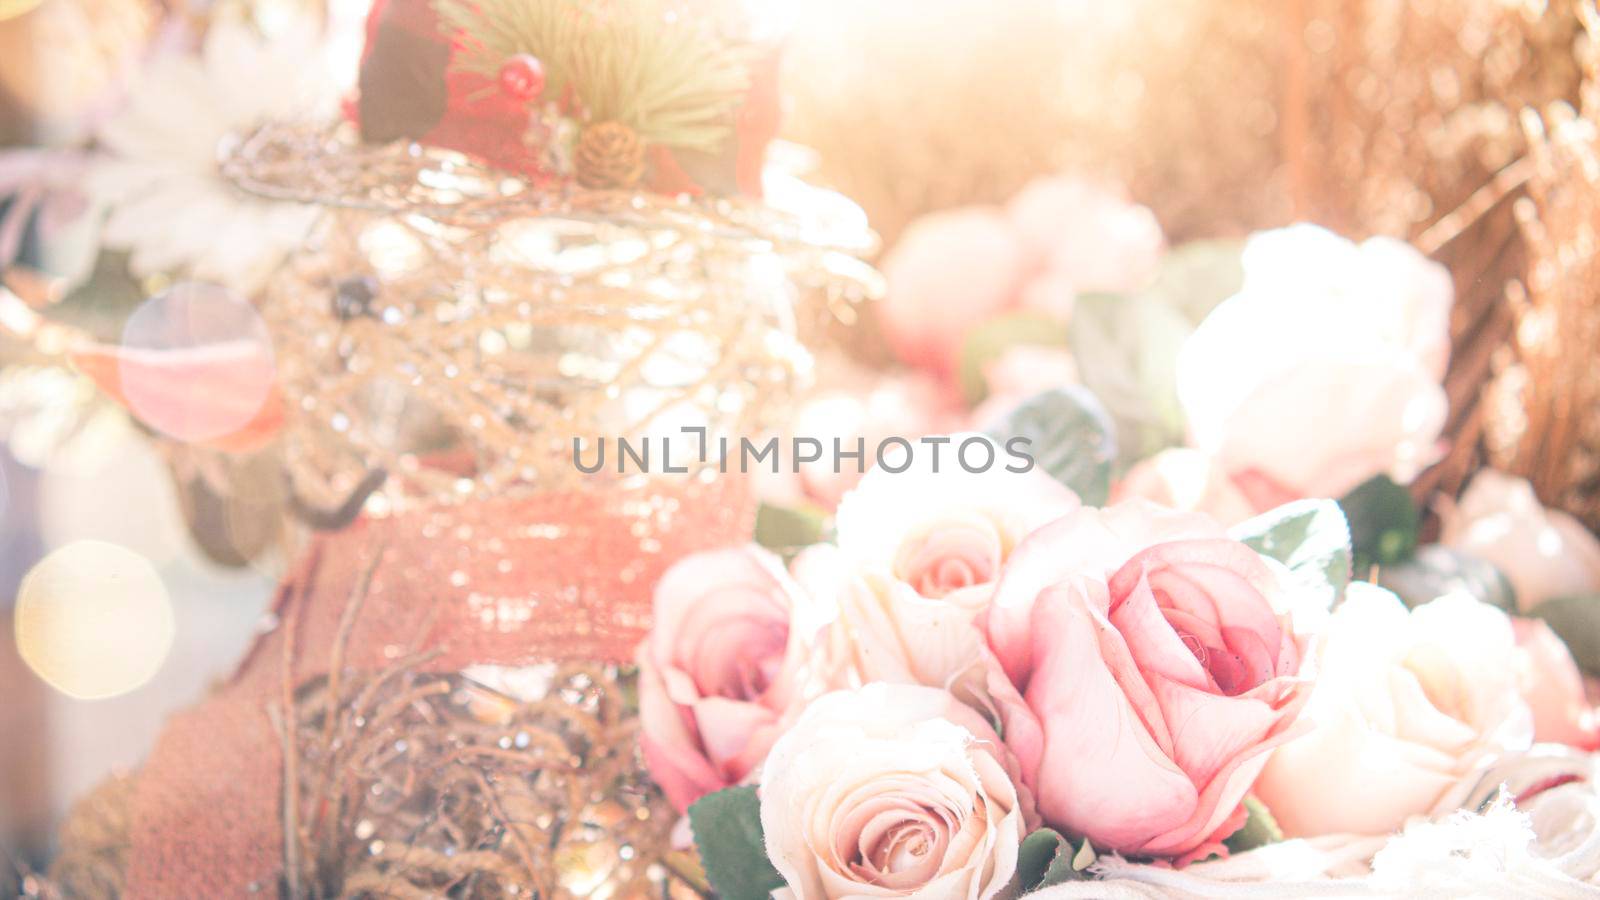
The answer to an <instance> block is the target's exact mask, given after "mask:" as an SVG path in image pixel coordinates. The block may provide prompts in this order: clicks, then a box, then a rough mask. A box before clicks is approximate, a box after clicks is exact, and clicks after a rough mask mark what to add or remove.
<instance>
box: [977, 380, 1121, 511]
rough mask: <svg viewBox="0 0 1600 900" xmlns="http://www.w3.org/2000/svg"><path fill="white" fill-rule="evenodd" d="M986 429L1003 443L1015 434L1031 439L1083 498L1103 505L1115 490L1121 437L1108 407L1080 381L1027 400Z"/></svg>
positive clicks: (1038, 455) (1033, 450) (1040, 456)
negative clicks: (1113, 465) (1114, 472)
mask: <svg viewBox="0 0 1600 900" xmlns="http://www.w3.org/2000/svg"><path fill="white" fill-rule="evenodd" d="M985 431H986V432H987V433H988V434H989V435H990V436H992V437H994V438H995V439H996V440H997V441H998V442H999V443H1000V445H1001V448H1002V449H1004V448H1005V446H1006V443H1007V442H1008V441H1010V440H1011V439H1012V438H1017V437H1022V438H1027V439H1028V440H1030V441H1031V443H1030V444H1029V445H1028V446H1027V448H1026V452H1027V453H1029V454H1031V455H1032V457H1033V461H1034V464H1035V465H1037V466H1038V467H1039V468H1041V469H1043V470H1044V471H1046V472H1048V473H1049V474H1050V475H1051V476H1053V477H1054V478H1055V479H1056V480H1057V481H1059V482H1061V483H1062V484H1064V485H1066V486H1067V487H1069V488H1072V490H1073V491H1074V492H1076V493H1077V495H1078V498H1079V499H1081V500H1082V501H1083V502H1084V503H1087V504H1089V505H1090V506H1100V505H1102V504H1104V503H1105V502H1106V500H1107V499H1108V498H1109V497H1110V496H1111V462H1112V460H1114V459H1116V457H1117V439H1116V437H1115V436H1114V435H1113V434H1112V431H1111V421H1110V419H1109V418H1108V417H1107V416H1106V411H1105V408H1104V407H1102V406H1101V405H1100V401H1098V400H1096V399H1095V397H1094V395H1093V394H1091V393H1089V392H1088V391H1087V390H1085V389H1083V388H1081V387H1078V386H1077V385H1073V386H1071V387H1062V388H1052V389H1051V390H1048V391H1045V392H1044V393H1042V394H1039V395H1037V396H1035V397H1032V398H1031V399H1028V400H1026V401H1023V402H1022V403H1021V404H1019V405H1018V406H1017V407H1016V408H1015V409H1013V410H1011V412H1010V413H1008V414H1007V415H1006V416H1005V418H1004V419H1002V420H1001V421H1000V422H998V423H996V424H994V425H992V426H990V427H989V428H987V429H985ZM1018 449H1019V450H1020V449H1021V448H1020V447H1019V448H1018Z"/></svg>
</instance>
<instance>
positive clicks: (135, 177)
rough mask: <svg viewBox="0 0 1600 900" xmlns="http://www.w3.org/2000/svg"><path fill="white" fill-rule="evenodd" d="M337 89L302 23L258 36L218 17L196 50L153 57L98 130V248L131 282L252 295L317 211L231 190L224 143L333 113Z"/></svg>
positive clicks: (94, 188) (93, 187) (93, 188)
mask: <svg viewBox="0 0 1600 900" xmlns="http://www.w3.org/2000/svg"><path fill="white" fill-rule="evenodd" d="M339 86H340V83H339V80H338V79H337V78H336V77H334V75H333V73H332V71H331V66H330V65H329V61H328V56H327V54H326V53H325V52H324V51H323V48H322V45H321V43H320V42H319V41H318V40H317V39H316V38H315V37H314V36H312V34H310V33H309V28H291V29H287V30H286V31H284V32H283V33H281V34H280V35H279V36H278V37H277V38H275V39H272V40H264V39H262V38H260V37H258V36H257V35H256V34H255V33H254V32H252V31H251V30H250V29H249V28H248V27H246V26H244V25H242V24H239V23H235V22H228V21H222V22H218V23H216V24H215V25H213V26H212V27H211V29H210V31H209V32H208V33H207V36H206V42H205V46H204V48H203V49H202V51H201V52H200V54H198V55H190V54H182V53H170V54H167V55H163V56H160V57H157V58H156V59H154V60H152V61H151V62H150V64H149V65H148V66H147V67H146V68H145V70H144V71H143V72H141V73H140V74H139V76H138V78H137V80H136V81H135V83H134V85H133V86H132V89H131V91H130V95H129V100H128V105H127V107H126V108H124V109H123V110H122V111H120V112H119V113H118V114H117V115H116V116H114V117H112V118H111V119H110V120H108V121H107V122H106V123H105V124H104V125H102V126H101V128H100V129H99V131H98V133H97V135H96V137H97V138H98V139H99V141H100V143H101V144H102V145H103V147H104V149H105V150H106V152H107V153H108V155H109V158H106V159H102V160H100V161H98V162H97V163H96V165H95V166H94V170H93V171H92V172H91V174H90V179H89V188H90V192H91V194H92V195H93V196H94V198H95V200H96V201H97V202H98V203H100V204H103V205H104V206H105V207H106V209H107V218H106V222H105V225H104V231H103V233H102V241H103V242H104V244H105V245H106V246H107V247H111V248H116V249H125V250H129V251H131V254H132V255H131V258H130V261H129V263H130V268H131V269H132V270H133V273H134V274H135V275H138V276H146V275H150V274H154V273H157V272H179V273H180V274H182V275H183V276H185V277H188V278H192V279H197V280H204V281H214V282H217V283H220V284H223V285H226V286H228V287H230V288H234V289H236V290H239V291H242V292H246V293H250V292H253V291H254V290H255V289H256V288H258V287H259V286H260V285H261V283H262V281H263V280H264V279H265V278H266V276H267V275H269V274H270V273H271V272H272V270H273V269H274V268H275V267H276V266H277V264H278V263H279V262H281V261H282V259H283V258H284V256H285V255H286V254H287V253H289V252H290V251H291V250H294V249H295V248H296V247H298V246H299V244H300V242H301V241H302V240H303V239H304V238H305V236H306V232H307V231H308V230H309V228H310V227H311V224H312V222H313V221H314V220H315V218H316V216H317V210H316V208H315V207H311V206H305V205H301V204H292V203H278V202H273V201H268V200H263V199H259V198H255V197H250V196H247V195H245V194H244V193H243V192H241V191H239V190H238V189H236V188H235V187H233V186H232V185H231V184H229V183H228V182H227V181H225V180H224V179H223V178H222V176H221V173H220V172H219V169H218V154H219V148H220V145H221V143H222V142H223V140H224V139H225V138H226V137H228V136H229V135H230V134H233V133H235V132H238V131H242V130H246V129H249V128H251V127H253V126H256V125H260V124H263V123H265V122H268V121H278V120H291V119H319V118H330V117H331V116H332V115H333V114H334V111H335V103H334V101H335V100H336V98H337V96H338V91H339Z"/></svg>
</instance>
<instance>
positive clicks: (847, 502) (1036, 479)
mask: <svg viewBox="0 0 1600 900" xmlns="http://www.w3.org/2000/svg"><path fill="white" fill-rule="evenodd" d="M948 438H949V443H946V444H940V445H937V446H935V445H930V444H925V443H920V442H919V443H915V444H913V445H912V453H911V459H910V460H909V466H908V468H906V470H905V471H903V472H891V471H889V470H887V469H885V468H881V467H878V468H874V469H873V470H872V471H870V472H868V473H867V474H866V475H865V476H864V477H863V478H862V479H861V484H860V485H858V486H857V487H856V489H855V490H853V491H851V492H850V493H849V494H846V495H845V497H844V499H843V500H842V501H841V502H840V503H839V511H838V515H837V517H836V523H837V533H838V543H839V550H840V551H841V552H842V553H843V554H844V555H845V557H846V558H847V559H848V560H849V561H850V562H851V563H852V564H853V565H856V566H858V567H860V568H863V569H872V570H881V571H885V572H888V573H889V574H891V575H892V576H894V577H895V578H897V579H899V580H900V581H903V582H905V583H907V584H909V585H911V587H912V588H913V589H915V590H916V592H917V593H918V594H920V595H922V596H924V597H927V598H930V599H934V600H938V599H944V598H949V597H950V596H951V595H952V594H955V593H957V592H961V591H968V590H975V591H976V592H978V593H981V594H984V595H985V596H986V595H987V594H989V593H992V589H993V584H994V580H995V578H996V576H998V575H999V573H1000V566H1001V565H1002V564H1003V563H1004V562H1005V560H1006V558H1007V557H1008V556H1009V555H1010V553H1011V551H1012V549H1014V548H1015V547H1016V546H1017V544H1019V543H1021V542H1022V539H1023V538H1024V537H1026V536H1027V535H1028V534H1029V533H1031V532H1032V531H1033V530H1034V529H1036V528H1038V527H1039V526H1040V525H1043V524H1045V523H1046V522H1050V521H1053V520H1055V519H1058V518H1060V517H1062V516H1064V515H1066V514H1067V513H1070V512H1072V511H1073V510H1075V509H1077V508H1078V505H1079V504H1078V498H1077V496H1076V495H1074V494H1073V493H1072V491H1071V490H1069V489H1068V488H1067V487H1066V486H1065V485H1063V484H1061V483H1060V482H1058V481H1056V480H1055V479H1054V478H1051V477H1050V476H1049V475H1046V474H1045V473H1044V472H1043V471H1042V470H1040V469H1038V468H1033V469H1031V470H1029V471H1027V472H1011V471H1007V466H1012V467H1021V466H1022V465H1023V464H1024V463H1022V462H1021V461H1020V460H1018V459H1017V458H1016V457H1014V456H1011V455H1008V453H1007V448H1005V447H1003V446H1000V445H999V444H997V443H996V442H995V441H994V440H993V439H991V438H988V437H985V436H983V435H978V434H970V433H964V434H952V435H949V436H948ZM963 447H965V448H966V449H965V450H963V449H962V448H963ZM985 448H987V449H985ZM1018 449H1022V448H1018ZM1032 449H1033V450H1035V451H1037V450H1038V449H1039V448H1037V447H1035V448H1032ZM891 453H892V451H891ZM962 454H965V455H964V456H963V455H962ZM962 459H965V460H966V461H967V466H968V467H970V468H973V469H981V470H982V471H976V472H974V471H968V468H967V467H964V466H963V465H962V462H961V460H962ZM886 461H888V462H889V463H890V464H891V465H897V464H899V463H901V462H902V461H904V456H903V454H895V455H892V456H891V455H887V454H886ZM986 463H987V464H986Z"/></svg>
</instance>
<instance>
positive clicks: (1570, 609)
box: [1528, 595, 1600, 675]
mask: <svg viewBox="0 0 1600 900" xmlns="http://www.w3.org/2000/svg"><path fill="white" fill-rule="evenodd" d="M1528 614H1529V615H1530V616H1533V617H1534V618H1537V619H1543V620H1544V621H1545V623H1546V624H1548V625H1549V626H1550V630H1551V631H1554V632H1555V633H1556V634H1557V635H1558V636H1560V638H1561V639H1562V640H1563V641H1565V642H1566V644H1567V649H1568V650H1571V651H1572V658H1573V659H1574V660H1576V661H1577V663H1578V667H1579V668H1581V669H1583V670H1584V671H1585V672H1588V673H1589V674H1591V675H1600V596H1596V595H1590V596H1586V597H1554V598H1551V599H1549V600H1546V601H1544V602H1543V603H1541V604H1539V605H1538V606H1535V607H1534V608H1533V609H1532V611H1530V612H1529V613H1528Z"/></svg>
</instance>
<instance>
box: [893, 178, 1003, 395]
mask: <svg viewBox="0 0 1600 900" xmlns="http://www.w3.org/2000/svg"><path fill="white" fill-rule="evenodd" d="M1025 263H1026V254H1025V252H1024V250H1023V244H1022V241H1021V239H1020V238H1019V237H1018V236H1017V234H1016V232H1015V231H1014V230H1013V229H1012V227H1011V223H1010V222H1009V221H1007V219H1006V218H1005V216H1003V215H1001V214H1000V212H999V211H998V210H994V209H986V208H982V207H968V208H964V209H954V210H949V211H946V212H940V213H934V214H933V215H929V216H924V217H922V218H920V219H918V220H916V221H915V222H912V223H911V225H910V227H908V228H907V229H906V230H905V233H904V234H902V235H901V236H900V240H899V242H898V243H896V244H895V245H894V247H893V248H891V249H890V250H889V252H888V253H887V254H886V255H885V256H884V258H883V274H884V277H885V279H887V281H888V284H889V290H888V293H887V294H886V295H885V296H884V298H883V300H882V301H880V302H879V303H878V304H877V310H878V319H879V322H880V323H881V324H882V326H883V333H884V336H885V337H886V338H888V340H889V344H890V346H892V347H893V348H894V350H895V352H896V354H897V355H899V357H900V358H901V359H902V360H904V361H905V362H907V363H909V364H911V365H914V366H921V367H925V368H928V369H931V370H933V371H935V372H942V373H948V372H951V371H953V370H954V369H955V367H956V366H957V364H958V363H959V362H960V355H961V345H962V343H963V342H964V341H965V340H966V336H967V332H968V331H970V330H971V329H972V328H973V327H975V326H977V325H978V324H980V323H982V322H983V321H985V320H986V319H989V318H991V317H993V316H995V315H996V314H998V313H1001V312H1004V311H1005V310H1006V309H1008V308H1010V307H1011V306H1013V305H1014V304H1015V302H1016V297H1017V292H1018V291H1019V290H1020V289H1021V287H1022V284H1023V280H1024V279H1025V278H1026V277H1027V274H1028V273H1027V270H1026V268H1025Z"/></svg>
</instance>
